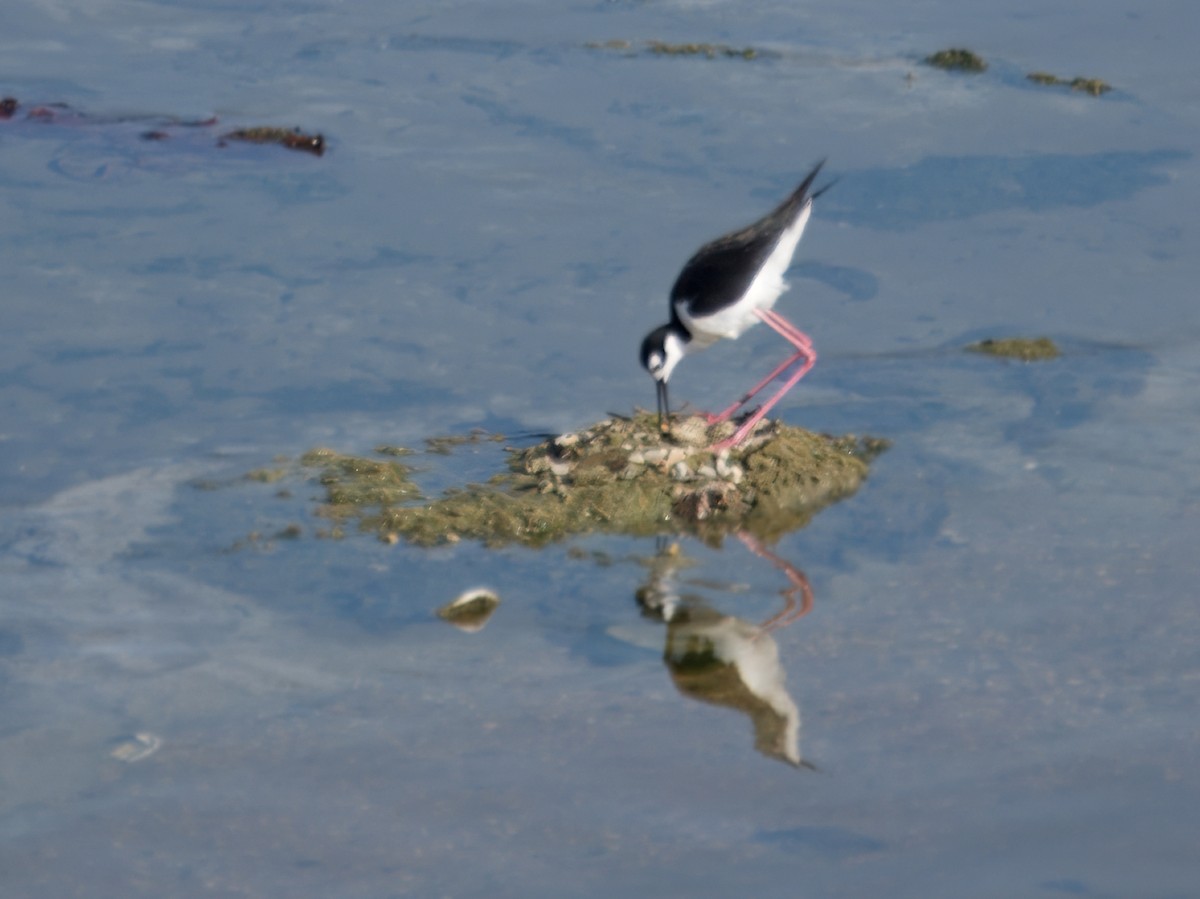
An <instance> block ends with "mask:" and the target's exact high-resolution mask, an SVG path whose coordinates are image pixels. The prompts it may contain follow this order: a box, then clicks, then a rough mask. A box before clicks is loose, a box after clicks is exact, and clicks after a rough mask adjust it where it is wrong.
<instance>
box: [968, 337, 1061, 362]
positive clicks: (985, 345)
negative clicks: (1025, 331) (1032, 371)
mask: <svg viewBox="0 0 1200 899" xmlns="http://www.w3.org/2000/svg"><path fill="white" fill-rule="evenodd" d="M967 349H968V350H970V351H971V352H973V353H983V354H985V355H988V356H1003V357H1004V358H1006V359H1019V360H1020V361H1022V362H1045V361H1046V360H1048V359H1057V358H1058V356H1059V351H1058V346H1057V345H1056V344H1055V343H1054V341H1053V340H1051V339H1050V338H1049V337H1005V338H1002V339H998V340H997V339H992V338H988V339H987V340H981V341H979V342H978V343H972V344H969V345H968V346H967Z"/></svg>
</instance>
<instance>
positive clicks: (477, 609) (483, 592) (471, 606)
mask: <svg viewBox="0 0 1200 899" xmlns="http://www.w3.org/2000/svg"><path fill="white" fill-rule="evenodd" d="M499 605H500V597H499V596H497V595H496V594H495V593H493V592H492V591H491V590H489V589H487V588H486V587H473V588H471V589H470V590H465V591H463V592H462V593H461V594H459V595H458V596H457V597H455V598H454V599H452V600H451V601H450V602H448V603H446V604H445V605H444V606H442V607H441V608H440V609H438V610H437V616H438V618H441V619H442V620H443V621H448V622H450V624H453V625H454V626H455V627H456V628H458V629H459V630H460V631H466V632H467V633H469V634H473V633H475V632H477V631H481V630H483V626H484V625H485V624H487V623H488V619H490V618H491V617H492V613H493V612H495V611H496V609H497V607H498V606H499Z"/></svg>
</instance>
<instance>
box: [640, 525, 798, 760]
mask: <svg viewBox="0 0 1200 899" xmlns="http://www.w3.org/2000/svg"><path fill="white" fill-rule="evenodd" d="M739 537H740V538H741V540H742V542H743V543H744V544H745V545H746V546H747V548H748V549H749V550H750V551H751V552H753V553H754V554H755V555H757V556H760V557H761V558H764V559H766V560H767V561H769V562H770V563H771V564H773V565H775V566H776V567H777V568H779V569H780V570H781V571H782V572H783V573H784V575H785V576H786V577H787V579H788V581H789V586H788V587H787V589H785V590H783V591H782V594H783V597H784V600H785V603H784V608H783V609H782V610H781V611H780V612H779V613H778V614H776V615H774V616H772V617H771V618H769V619H767V620H766V621H764V622H763V623H762V624H752V623H751V622H749V621H745V620H744V619H741V618H736V617H734V616H732V615H726V614H724V613H723V612H720V611H718V610H717V609H715V608H713V607H712V606H711V605H709V604H708V603H707V602H705V601H704V600H703V599H702V598H701V597H699V596H697V595H695V594H690V593H683V592H682V590H681V588H680V580H679V572H680V571H681V570H682V569H683V568H686V567H687V566H688V565H689V564H690V563H689V561H688V560H687V558H686V557H685V556H684V555H683V554H682V553H681V552H680V549H679V544H678V543H671V544H669V545H664V544H660V546H659V551H658V553H657V554H656V556H655V557H654V559H653V560H651V562H650V577H649V579H648V581H647V583H646V584H644V585H643V586H642V587H641V588H640V589H639V590H638V591H637V600H638V603H639V605H641V607H642V610H643V613H644V614H646V615H649V616H651V617H654V618H656V619H659V620H661V621H664V622H665V623H666V625H667V639H666V646H665V648H664V650H663V661H664V663H665V664H666V666H667V670H668V671H670V673H671V679H672V680H673V681H674V683H675V686H676V687H677V688H678V690H679V692H680V693H682V694H683V695H685V696H688V697H691V698H692V699H698V700H700V701H702V702H708V703H712V704H713V705H722V706H728V707H729V708H734V709H737V710H738V711H740V712H744V713H745V714H747V715H749V716H750V720H751V721H752V722H753V724H754V747H755V749H757V750H758V751H759V752H761V753H762V754H763V755H766V756H769V757H770V758H775V759H779V760H780V761H784V762H787V763H788V764H791V765H795V766H798V767H799V766H803V767H806V768H811V767H813V766H812V765H811V764H810V763H809V762H806V761H804V760H803V759H802V758H801V755H800V709H799V708H798V707H797V706H796V703H795V701H794V700H793V699H792V697H791V695H790V694H789V693H788V691H787V676H786V674H785V672H784V670H783V665H782V664H781V663H780V661H779V646H778V644H777V643H776V642H775V638H774V637H772V636H771V632H772V631H774V630H777V629H779V628H782V627H786V626H787V625H789V624H791V623H792V622H793V621H796V620H797V619H799V618H801V617H803V616H804V615H807V614H808V612H809V611H810V610H811V609H812V604H813V594H812V588H811V587H810V586H809V583H808V579H807V578H806V577H805V576H804V572H802V571H800V570H799V569H797V568H796V567H795V566H793V565H791V564H790V563H788V562H786V561H784V560H783V559H781V558H779V556H777V555H775V553H773V552H771V551H770V550H769V549H767V548H766V547H765V546H764V545H763V544H762V542H761V541H759V540H758V539H756V538H755V537H752V536H750V535H749V534H739Z"/></svg>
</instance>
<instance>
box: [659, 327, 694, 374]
mask: <svg viewBox="0 0 1200 899" xmlns="http://www.w3.org/2000/svg"><path fill="white" fill-rule="evenodd" d="M686 352H687V349H686V348H685V345H684V342H683V341H682V340H680V339H679V337H678V336H677V335H675V334H668V335H667V339H666V340H664V341H663V353H664V354H665V355H664V356H663V357H662V365H661V366H660V367H659V368H658V369H651V372H652V374H653V375H654V377H655V379H656V380H659V381H665V380H667V378H669V377H671V372H672V371H674V370H675V366H676V365H678V364H679V360H680V359H682V358H683V356H684V353H686ZM658 355H659V354H658V353H655V354H654V355H653V356H651V360H653V359H654V357H655V356H658Z"/></svg>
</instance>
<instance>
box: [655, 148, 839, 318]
mask: <svg viewBox="0 0 1200 899" xmlns="http://www.w3.org/2000/svg"><path fill="white" fill-rule="evenodd" d="M824 164H825V161H824V160H821V162H818V163H817V164H816V166H815V167H814V168H813V170H812V171H811V172H809V173H808V177H806V178H805V179H804V180H803V181H802V182H800V186H799V187H797V188H796V189H795V190H794V191H793V192H792V194H791V196H789V197H788V198H787V199H786V200H784V201H783V202H782V203H780V204H779V205H778V206H777V207H776V208H775V209H773V210H771V212H769V213H767V214H766V215H765V216H763V217H762V218H760V219H759V220H758V221H757V222H755V223H754V224H753V225H748V226H747V227H745V228H742V229H741V230H740V231H734V232H733V233H732V234H726V235H724V236H723V237H718V238H717V239H716V240H713V241H709V242H708V243H706V244H705V245H704V246H702V247H701V248H700V249H698V250H697V251H696V252H695V253H694V254H693V255H692V258H691V259H689V260H688V261H687V264H686V265H685V266H684V267H683V271H681V272H680V273H679V277H678V278H676V279H675V286H674V287H672V288H671V317H672V319H674V318H675V317H676V312H675V307H676V304H678V303H683V304H684V305H685V307H686V308H687V311H688V314H690V315H694V316H702V315H707V314H709V313H712V312H716V311H718V310H720V309H723V308H724V307H725V306H727V305H729V304H730V303H732V302H734V301H735V300H737V299H738V297H740V296H741V295H742V294H744V293H745V292H746V289H747V288H748V287H749V286H750V282H751V281H753V280H754V276H755V275H757V274H758V270H759V269H760V268H762V266H763V263H764V262H766V261H767V257H768V256H770V255H771V251H772V250H773V249H775V244H776V243H778V242H779V237H780V235H782V234H783V232H784V231H785V230H787V228H788V226H789V225H791V223H792V222H793V221H795V219H796V216H797V215H798V214H799V213H800V210H801V209H802V208H803V207H804V204H805V202H806V201H807V200H808V199H809V194H808V191H809V188H811V187H812V183H813V181H814V180H815V179H816V177H817V173H818V172H820V171H821V166H823V165H824ZM822 190H823V189H822ZM820 192H821V191H818V193H820Z"/></svg>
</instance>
